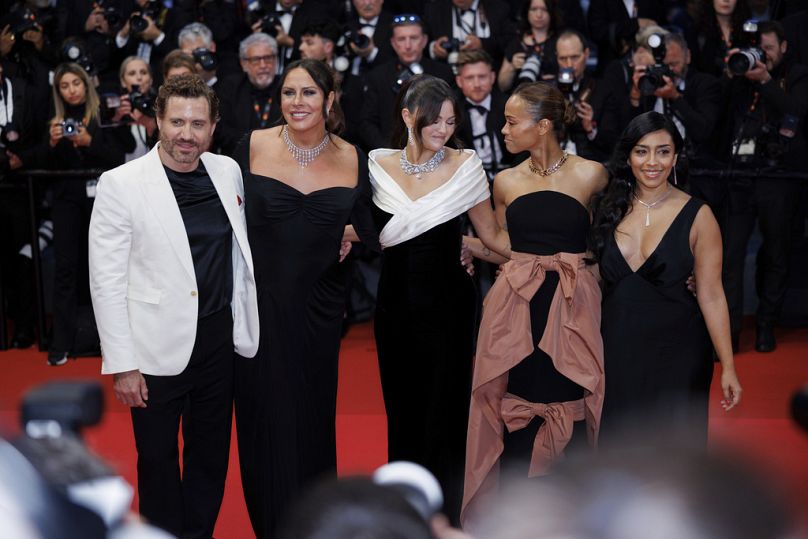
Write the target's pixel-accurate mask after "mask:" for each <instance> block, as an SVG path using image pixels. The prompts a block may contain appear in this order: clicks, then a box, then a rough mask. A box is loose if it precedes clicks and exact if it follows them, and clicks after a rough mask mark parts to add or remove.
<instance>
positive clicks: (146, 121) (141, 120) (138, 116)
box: [132, 109, 157, 137]
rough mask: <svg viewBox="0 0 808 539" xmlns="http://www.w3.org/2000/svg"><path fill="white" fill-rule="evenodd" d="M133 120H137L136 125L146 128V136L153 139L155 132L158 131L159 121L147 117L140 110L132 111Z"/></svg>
mask: <svg viewBox="0 0 808 539" xmlns="http://www.w3.org/2000/svg"><path fill="white" fill-rule="evenodd" d="M132 118H133V119H134V120H135V123H137V124H139V125H142V126H143V127H145V128H146V136H148V137H151V136H152V135H153V134H154V132H155V131H157V120H155V119H154V118H152V117H151V116H146V115H145V114H143V113H142V112H140V111H139V110H137V109H135V110H133V111H132Z"/></svg>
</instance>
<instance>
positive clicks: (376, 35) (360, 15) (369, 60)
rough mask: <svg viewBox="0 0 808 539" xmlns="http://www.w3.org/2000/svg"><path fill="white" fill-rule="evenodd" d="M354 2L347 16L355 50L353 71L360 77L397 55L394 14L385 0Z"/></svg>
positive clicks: (350, 38)
mask: <svg viewBox="0 0 808 539" xmlns="http://www.w3.org/2000/svg"><path fill="white" fill-rule="evenodd" d="M352 6H353V9H352V10H351V12H350V14H349V15H348V20H347V26H348V29H349V33H350V34H349V45H348V46H349V47H350V49H351V52H353V54H354V57H353V59H352V61H351V73H353V74H354V75H356V76H360V77H361V76H363V75H365V74H366V73H368V72H369V71H370V70H371V69H373V68H374V67H376V66H378V65H381V64H383V63H384V62H386V61H388V60H390V59H392V58H393V57H394V56H395V53H394V52H393V48H392V47H391V46H390V37H391V36H392V30H391V25H392V23H393V15H391V14H390V13H389V12H388V11H386V10H384V9H383V6H384V0H352ZM363 36H364V38H363Z"/></svg>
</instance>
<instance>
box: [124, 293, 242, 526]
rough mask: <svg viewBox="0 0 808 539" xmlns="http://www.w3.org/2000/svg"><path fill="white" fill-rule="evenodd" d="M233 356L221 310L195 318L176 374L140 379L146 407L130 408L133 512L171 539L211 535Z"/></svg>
mask: <svg viewBox="0 0 808 539" xmlns="http://www.w3.org/2000/svg"><path fill="white" fill-rule="evenodd" d="M167 330H168V331H170V328H169V329H167ZM233 355H234V352H233V318H232V314H231V311H230V308H229V307H227V308H226V309H222V310H221V311H219V312H217V313H214V314H212V315H210V316H208V317H206V318H203V319H201V320H199V322H198V326H197V334H196V342H195V343H194V349H193V352H192V353H191V359H190V361H189V363H188V366H187V367H186V368H185V370H184V371H183V372H182V373H180V374H178V375H176V376H150V375H144V378H145V379H146V387H147V388H148V390H149V399H148V401H147V403H146V406H147V407H146V408H132V426H133V427H134V431H135V445H136V446H137V455H138V458H137V477H138V495H139V497H140V514H141V515H143V516H144V517H145V518H146V519H148V520H149V522H151V523H152V524H154V525H156V526H159V527H161V528H164V529H166V530H167V531H169V532H171V533H173V534H175V535H176V536H178V537H182V538H200V539H202V538H204V539H209V538H210V537H212V536H213V528H214V526H215V525H216V517H217V516H218V514H219V508H220V506H221V504H222V497H223V495H224V483H225V477H226V475H227V464H228V459H229V456H230V432H231V426H232V417H233ZM180 418H182V437H183V444H184V445H183V450H182V474H180V466H179V452H178V443H177V434H178V432H179V424H180Z"/></svg>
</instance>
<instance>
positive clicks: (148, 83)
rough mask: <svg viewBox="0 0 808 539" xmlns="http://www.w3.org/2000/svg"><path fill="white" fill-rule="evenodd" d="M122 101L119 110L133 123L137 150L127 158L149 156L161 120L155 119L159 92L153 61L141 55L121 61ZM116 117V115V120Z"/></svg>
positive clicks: (118, 113)
mask: <svg viewBox="0 0 808 539" xmlns="http://www.w3.org/2000/svg"><path fill="white" fill-rule="evenodd" d="M120 81H121V88H122V89H123V91H124V92H125V93H124V94H123V95H121V97H120V101H121V104H120V106H119V107H118V109H117V111H116V116H117V115H120V117H121V120H123V121H125V122H127V123H129V124H130V126H129V131H130V133H131V134H132V138H133V140H134V141H135V149H134V151H132V152H128V153H127V154H126V157H125V161H126V162H127V163H128V162H129V161H132V160H133V159H137V158H138V157H140V156H142V155H145V154H146V153H148V151H149V150H150V149H151V148H152V146H154V143H155V142H157V122H156V120H155V118H154V100H155V99H156V97H157V92H155V90H154V81H153V77H152V73H151V69H150V68H149V64H147V63H146V61H145V60H144V59H143V58H140V57H138V56H129V57H128V58H126V59H124V61H123V62H121V69H120ZM114 119H115V117H113V120H114Z"/></svg>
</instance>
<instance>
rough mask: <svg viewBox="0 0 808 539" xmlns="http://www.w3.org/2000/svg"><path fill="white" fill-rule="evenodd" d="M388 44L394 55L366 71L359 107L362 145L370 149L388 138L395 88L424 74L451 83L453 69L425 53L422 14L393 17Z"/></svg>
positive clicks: (426, 39) (380, 144)
mask: <svg viewBox="0 0 808 539" xmlns="http://www.w3.org/2000/svg"><path fill="white" fill-rule="evenodd" d="M392 35H393V37H391V38H390V44H391V46H392V47H393V51H395V53H396V58H395V59H393V60H389V61H387V62H385V63H383V64H381V65H380V66H378V67H376V68H375V69H373V70H372V71H371V72H370V73H368V75H367V77H366V78H365V93H364V105H363V107H362V120H361V125H362V128H361V135H362V142H363V144H362V147H363V149H365V150H367V151H369V150H373V149H375V148H378V147H380V146H384V145H385V144H386V143H387V142H389V141H390V134H391V133H392V131H393V119H394V118H393V114H391V112H390V111H392V110H395V100H396V95H397V94H398V90H399V89H400V88H401V85H402V84H404V82H406V81H407V80H409V79H410V78H411V77H413V76H414V75H418V74H421V73H426V74H428V75H434V76H436V77H438V78H440V79H443V80H445V81H446V82H447V83H449V84H450V85H453V84H454V75H453V74H452V70H451V69H450V68H449V66H447V65H446V64H445V63H443V62H437V61H435V60H432V59H430V58H428V57H425V56H424V49H425V48H426V45H427V41H428V37H427V35H426V30H425V27H424V23H423V21H422V20H421V17H419V16H418V15H415V14H411V13H410V14H404V15H396V16H395V17H393V25H392Z"/></svg>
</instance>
